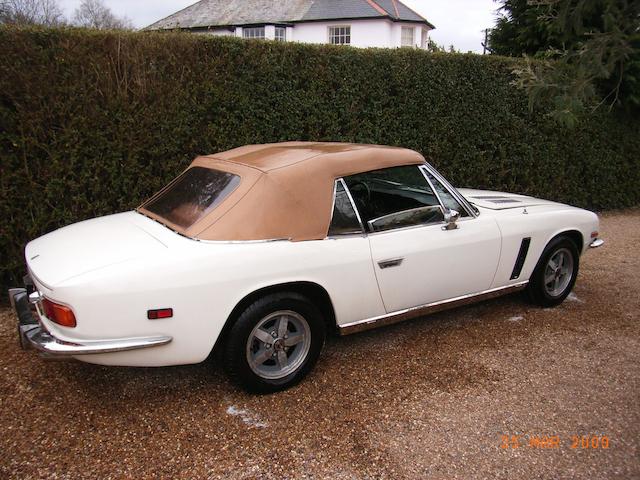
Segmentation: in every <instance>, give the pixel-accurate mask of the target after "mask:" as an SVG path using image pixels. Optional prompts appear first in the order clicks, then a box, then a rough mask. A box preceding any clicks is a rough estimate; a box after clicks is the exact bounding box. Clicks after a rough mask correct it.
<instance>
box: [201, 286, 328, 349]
mask: <svg viewBox="0 0 640 480" xmlns="http://www.w3.org/2000/svg"><path fill="white" fill-rule="evenodd" d="M280 292H295V293H299V294H301V295H304V296H305V297H307V298H308V299H309V300H311V301H312V302H313V303H314V304H315V305H316V306H317V307H318V308H319V309H320V312H321V313H322V317H323V318H324V320H325V322H326V327H327V331H335V329H336V316H335V310H334V307H333V302H332V301H331V297H330V296H329V293H328V292H327V290H326V289H325V288H324V287H323V286H321V285H319V284H318V283H315V282H310V281H294V282H285V283H279V284H275V285H269V286H266V287H262V288H259V289H257V290H254V291H253V292H251V293H249V294H248V295H246V296H245V297H244V298H242V300H240V301H239V302H238V303H237V304H236V306H235V307H234V308H233V310H232V311H231V313H230V314H229V317H228V318H227V320H226V321H225V324H224V327H222V331H221V332H220V335H218V339H217V340H216V343H215V345H214V347H213V351H215V350H216V349H217V348H218V347H219V346H220V345H223V344H224V341H225V338H226V336H227V333H228V331H229V329H230V328H231V326H232V325H233V323H234V321H235V320H236V319H237V318H238V317H239V316H240V314H241V313H242V312H243V311H244V310H246V309H247V308H248V307H249V305H251V304H252V303H254V302H255V301H256V300H258V299H259V298H262V297H264V296H266V295H271V294H274V293H280Z"/></svg>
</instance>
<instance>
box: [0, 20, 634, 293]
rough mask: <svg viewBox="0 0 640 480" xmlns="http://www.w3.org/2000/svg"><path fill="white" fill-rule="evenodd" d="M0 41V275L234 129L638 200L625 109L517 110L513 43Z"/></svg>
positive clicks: (494, 178) (49, 33)
mask: <svg viewBox="0 0 640 480" xmlns="http://www.w3.org/2000/svg"><path fill="white" fill-rule="evenodd" d="M0 49H1V51H2V55H0V72H2V73H1V76H0V218H2V221H0V229H1V236H0V259H1V261H0V283H1V284H2V286H7V285H9V284H11V283H14V284H16V283H18V282H19V279H20V278H21V274H22V270H23V259H22V252H23V248H24V245H25V243H26V242H27V241H28V240H30V239H32V238H35V237H37V236H39V235H42V234H44V233H45V232H48V231H51V230H53V229H55V228H58V227H60V226H62V225H65V224H69V223H72V222H75V221H79V220H82V219H86V218H89V217H94V216H97V215H104V214H108V213H112V212H117V211H122V210H126V209H131V208H132V207H135V206H136V205H138V204H139V203H140V202H141V201H142V200H143V199H145V198H146V197H148V196H149V195H150V194H151V193H153V192H154V191H156V190H158V189H159V188H160V187H161V186H162V185H164V184H165V183H166V182H167V181H168V180H170V179H171V178H172V177H174V176H175V175H176V174H177V173H178V172H179V171H180V170H181V169H183V168H185V167H186V166H187V165H188V164H189V162H190V161H191V160H192V158H193V157H195V156H196V155H197V154H200V153H212V152H216V151H221V150H225V149H228V148H232V147H235V146H239V145H243V144H249V143H263V142H276V141H284V140H326V141H350V142H365V143H379V144H389V145H401V146H405V147H409V148H413V149H416V150H418V151H420V152H422V153H423V154H424V155H425V156H427V157H428V158H430V159H431V161H432V163H433V164H434V165H435V166H436V167H437V168H438V169H440V170H441V171H442V172H443V173H444V174H445V175H446V176H448V177H449V178H450V179H451V180H452V181H453V183H455V184H457V185H460V186H474V187H480V188H489V189H498V190H507V191H517V192H523V193H528V194H532V195H539V196H542V197H545V198H550V199H555V200H559V201H563V202H568V203H572V204H575V205H579V206H583V207H590V208H595V209H602V208H612V207H623V206H629V205H634V204H638V203H640V202H639V200H640V189H639V188H638V187H639V186H640V169H639V168H638V163H639V162H638V159H639V158H640V126H639V124H640V122H638V121H637V120H631V119H616V118H614V117H612V116H606V115H600V116H598V117H593V118H590V119H587V120H586V121H584V122H583V123H582V124H580V125H579V126H578V128H576V129H574V130H563V129H560V128H558V127H557V126H555V125H554V124H553V123H551V121H549V120H547V119H546V118H545V117H544V115H541V114H537V115H532V114H530V113H529V111H528V106H527V99H526V97H525V95H524V93H522V92H520V91H518V90H517V89H516V88H515V87H513V86H512V85H511V84H510V82H511V80H512V78H511V73H510V72H511V71H512V70H513V68H514V66H516V62H518V60H514V59H507V58H501V57H490V56H480V55H471V54H468V55H461V54H429V53H426V52H422V51H416V50H410V49H401V50H378V49H372V50H360V49H356V48H345V47H333V46H309V45H301V44H280V43H275V42H265V41H242V40H236V39H225V38H219V37H218V38H216V37H208V38H205V36H196V35H189V34H177V33H176V34H150V33H103V32H91V31H83V30H73V29H71V30H65V29H62V30H39V29H35V30H33V29H30V30H19V29H11V28H8V29H7V28H5V29H0Z"/></svg>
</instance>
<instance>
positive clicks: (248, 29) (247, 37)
mask: <svg viewBox="0 0 640 480" xmlns="http://www.w3.org/2000/svg"><path fill="white" fill-rule="evenodd" d="M257 30H262V36H258V35H247V33H249V32H254V31H257ZM266 34H267V32H266V27H265V26H264V25H262V26H255V27H242V38H244V39H245V40H265V39H266V38H267V37H266Z"/></svg>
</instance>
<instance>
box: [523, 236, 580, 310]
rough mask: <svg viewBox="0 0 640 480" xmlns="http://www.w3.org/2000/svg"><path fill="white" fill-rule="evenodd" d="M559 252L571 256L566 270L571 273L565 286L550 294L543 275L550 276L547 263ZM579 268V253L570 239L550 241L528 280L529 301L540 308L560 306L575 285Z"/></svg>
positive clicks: (557, 238)
mask: <svg viewBox="0 0 640 480" xmlns="http://www.w3.org/2000/svg"><path fill="white" fill-rule="evenodd" d="M559 252H562V253H566V252H569V253H570V255H571V261H572V268H567V270H568V271H571V278H570V280H569V281H568V282H567V283H566V286H562V288H560V290H559V291H555V292H554V293H553V294H552V293H551V292H550V290H551V287H548V284H547V285H545V275H550V270H551V271H552V270H553V269H552V267H551V266H550V265H549V263H550V261H551V259H552V258H554V256H555V255H556V254H558V253H559ZM579 266H580V253H579V252H578V247H577V246H576V244H575V243H574V242H573V241H572V240H571V239H569V238H567V237H564V236H559V237H556V238H554V239H553V240H551V241H550V242H549V244H548V245H547V246H546V248H545V249H544V251H543V252H542V256H541V257H540V260H539V261H538V264H537V265H536V268H535V270H534V271H533V274H532V275H531V278H530V279H529V285H528V286H527V296H528V297H529V300H530V301H531V302H532V303H534V304H536V305H540V306H542V307H555V306H556V305H559V304H561V303H562V302H563V301H564V300H565V299H566V298H567V297H568V296H569V294H570V293H571V290H572V289H573V286H574V285H575V283H576V279H577V277H578V269H579Z"/></svg>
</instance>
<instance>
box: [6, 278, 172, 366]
mask: <svg viewBox="0 0 640 480" xmlns="http://www.w3.org/2000/svg"><path fill="white" fill-rule="evenodd" d="M9 301H10V302H11V306H12V307H13V309H14V310H15V312H16V315H17V316H18V336H19V338H20V346H21V347H22V348H23V350H28V349H29V348H35V349H36V350H38V351H40V352H41V353H43V354H44V355H45V356H55V357H73V356H76V355H94V354H99V353H113V352H126V351H128V350H137V349H140V348H149V347H155V346H158V345H165V344H167V343H169V342H170V341H171V337H167V336H160V335H158V336H152V337H136V338H117V339H110V340H77V341H65V340H61V339H59V338H56V337H55V336H53V335H52V334H51V333H49V332H48V331H47V330H46V329H45V328H44V327H43V326H42V325H41V324H40V323H39V322H38V321H37V320H36V319H35V317H34V316H33V312H32V310H31V305H30V302H29V296H28V293H27V290H26V289H25V288H12V289H10V290H9Z"/></svg>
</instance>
